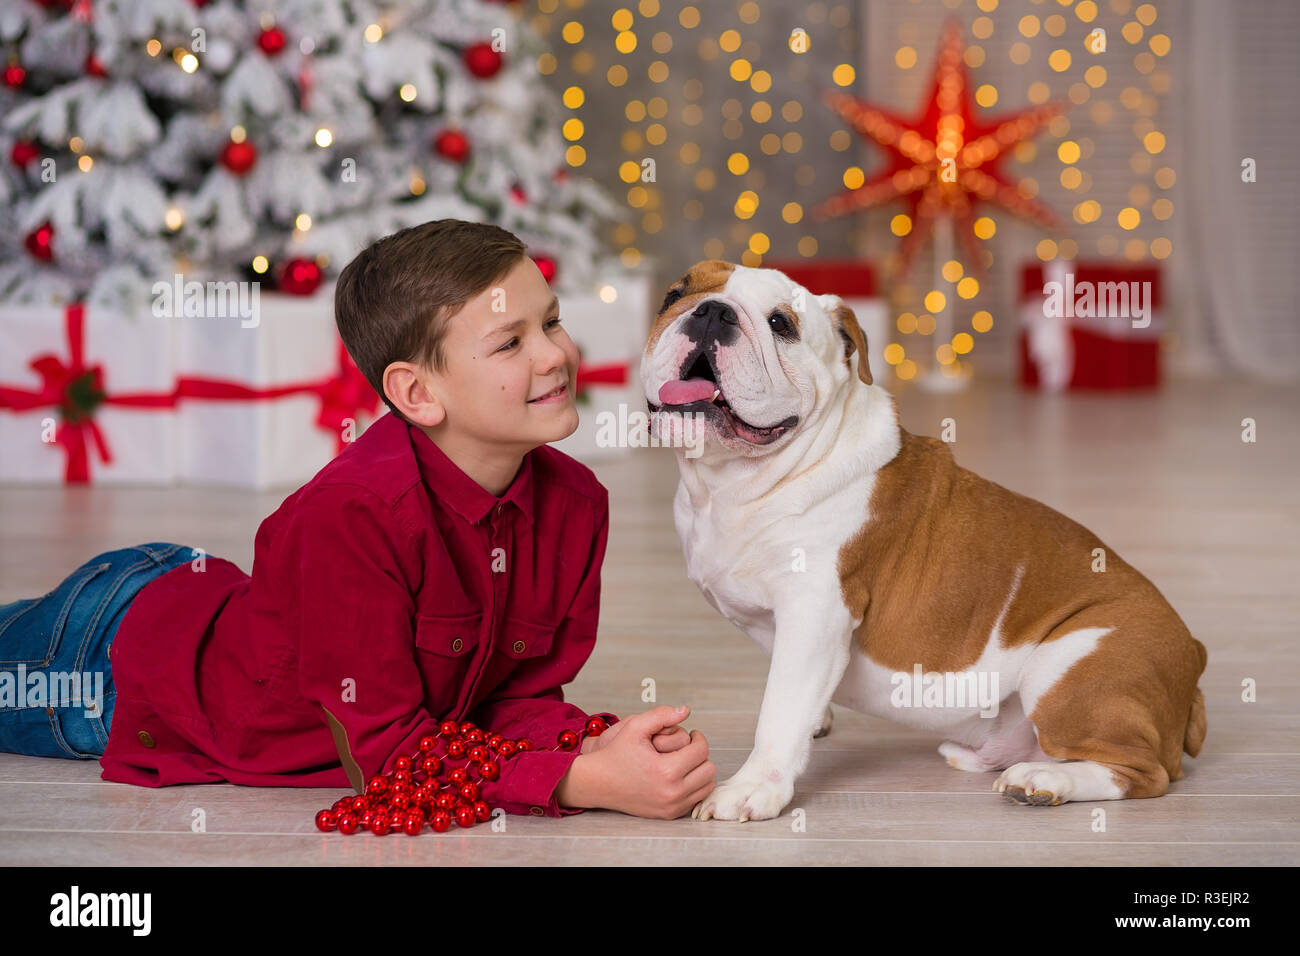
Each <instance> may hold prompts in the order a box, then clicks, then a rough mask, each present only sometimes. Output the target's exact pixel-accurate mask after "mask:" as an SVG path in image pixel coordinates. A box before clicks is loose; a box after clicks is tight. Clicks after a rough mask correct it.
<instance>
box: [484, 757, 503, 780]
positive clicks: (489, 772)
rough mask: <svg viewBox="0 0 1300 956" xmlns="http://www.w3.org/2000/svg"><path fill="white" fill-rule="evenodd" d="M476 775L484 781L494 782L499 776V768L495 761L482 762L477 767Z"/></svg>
mask: <svg viewBox="0 0 1300 956" xmlns="http://www.w3.org/2000/svg"><path fill="white" fill-rule="evenodd" d="M478 775H479V776H480V777H482V778H483V779H484V780H495V779H497V777H499V776H501V767H500V766H498V764H497V762H496V761H495V760H484V761H483V763H481V764H480V765H479V768H478Z"/></svg>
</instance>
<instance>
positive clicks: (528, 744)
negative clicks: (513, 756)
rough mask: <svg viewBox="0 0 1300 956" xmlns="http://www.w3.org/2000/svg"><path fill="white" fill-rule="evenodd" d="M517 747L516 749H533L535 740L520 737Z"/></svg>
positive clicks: (516, 742)
mask: <svg viewBox="0 0 1300 956" xmlns="http://www.w3.org/2000/svg"><path fill="white" fill-rule="evenodd" d="M515 749H516V750H532V749H533V742H532V741H531V740H529V739H528V738H527V737H520V738H519V739H518V740H516V741H515Z"/></svg>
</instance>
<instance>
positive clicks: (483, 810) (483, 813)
mask: <svg viewBox="0 0 1300 956" xmlns="http://www.w3.org/2000/svg"><path fill="white" fill-rule="evenodd" d="M491 816H492V808H491V807H489V806H488V805H487V801H486V800H475V801H474V819H475V820H477V821H478V822H479V823H483V822H484V821H485V820H487V819H488V818H489V817H491Z"/></svg>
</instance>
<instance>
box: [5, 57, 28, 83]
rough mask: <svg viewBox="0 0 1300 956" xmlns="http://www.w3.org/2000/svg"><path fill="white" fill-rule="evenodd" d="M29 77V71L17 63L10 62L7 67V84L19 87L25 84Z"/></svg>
mask: <svg viewBox="0 0 1300 956" xmlns="http://www.w3.org/2000/svg"><path fill="white" fill-rule="evenodd" d="M26 79H27V71H26V70H25V69H23V68H22V67H21V66H19V65H18V64H17V63H10V64H9V65H8V66H7V67H5V86H8V87H12V88H14V89H17V88H18V87H20V86H22V85H23V81H24V80H26Z"/></svg>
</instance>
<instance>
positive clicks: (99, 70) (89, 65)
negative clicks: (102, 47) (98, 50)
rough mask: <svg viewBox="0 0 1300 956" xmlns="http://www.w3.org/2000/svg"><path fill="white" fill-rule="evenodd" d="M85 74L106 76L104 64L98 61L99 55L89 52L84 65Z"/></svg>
mask: <svg viewBox="0 0 1300 956" xmlns="http://www.w3.org/2000/svg"><path fill="white" fill-rule="evenodd" d="M85 70H86V75H87V76H108V71H107V70H105V69H104V64H102V63H100V62H99V57H97V56H95V54H93V53H91V54H90V55H88V56H87V57H86V65H85Z"/></svg>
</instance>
